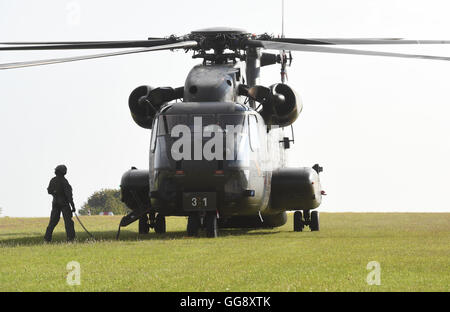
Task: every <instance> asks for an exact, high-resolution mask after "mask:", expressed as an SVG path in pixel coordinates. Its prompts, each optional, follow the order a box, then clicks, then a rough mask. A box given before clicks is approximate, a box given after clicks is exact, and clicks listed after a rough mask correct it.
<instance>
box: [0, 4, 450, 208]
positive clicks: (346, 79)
mask: <svg viewBox="0 0 450 312" xmlns="http://www.w3.org/2000/svg"><path fill="white" fill-rule="evenodd" d="M120 3H121V4H119V1H106V0H104V1H92V0H86V1H62V0H41V1H23V0H22V1H18V0H2V1H0V29H1V31H0V41H3V42H4V41H58V40H61V41H75V40H83V41H89V40H125V39H146V38H147V37H149V36H168V35H171V34H176V35H183V34H187V33H189V32H190V31H192V30H196V29H199V28H204V27H212V26H229V27H238V28H244V29H246V30H248V31H249V32H252V33H256V34H261V33H264V32H268V33H271V34H275V35H277V34H279V33H280V31H281V0H278V1H277V0H272V1H261V0H258V1H236V0H228V1H211V0H210V1H195V0H193V1H171V0H166V1H126V2H125V1H121V2H120ZM448 12H450V3H449V2H448V1H446V0H442V1H432V0H430V1H412V0H402V1H400V0H398V1H394V0H383V1H381V0H377V1H361V0H340V1H335V0H315V1H294V0H286V17H285V19H286V22H285V23H286V24H285V32H286V36H289V37H304V38H308V37H331V38H340V37H354V38H362V37H367V38H373V37H389V38H408V39H450V31H449V30H450V19H449V18H448ZM368 48H372V49H377V50H380V51H395V52H406V53H408V52H411V53H423V54H425V53H429V54H434V55H443V56H450V47H449V46H426V47H425V46H419V47H414V46H401V47H392V46H386V47H383V46H376V47H373V46H369V47H368V46H361V49H368ZM91 52H92V53H97V52H99V53H100V52H103V51H101V50H96V51H94V50H90V51H87V50H84V51H83V50H81V51H69V52H66V51H57V52H51V51H41V52H14V53H11V52H7V53H5V52H0V62H1V63H6V62H14V61H21V60H34V59H39V58H51V57H59V56H69V55H83V54H90V53H91ZM190 56H191V54H190V53H188V54H185V53H183V52H181V51H180V52H170V51H168V52H151V53H147V54H144V53H142V54H136V55H127V56H117V57H112V58H106V59H98V60H88V61H81V62H74V63H66V64H56V65H49V66H42V67H30V68H24V69H15V70H5V71H0V140H1V141H0V142H1V145H0V207H3V215H8V216H20V217H34V216H48V215H49V214H50V209H51V196H49V195H48V194H47V192H46V188H47V185H48V182H49V180H50V178H51V177H52V176H53V169H54V167H55V166H56V165H58V164H61V163H64V164H66V165H67V166H68V174H67V178H68V180H69V182H70V183H71V184H72V186H73V189H74V198H75V203H76V205H77V206H78V208H80V207H81V205H82V204H83V203H84V202H85V201H86V200H87V198H88V196H89V195H91V194H92V193H93V192H94V191H97V190H99V189H102V188H118V187H119V184H120V178H121V176H122V174H123V172H125V171H126V170H127V169H129V168H130V167H131V166H136V167H138V168H148V149H149V148H148V145H149V140H150V132H149V131H147V130H144V129H142V128H139V127H138V126H137V125H135V124H134V122H133V121H132V119H131V116H130V113H129V111H128V105H127V100H128V96H129V93H130V92H131V91H132V90H133V89H134V88H135V87H137V86H139V85H143V84H147V85H151V86H154V87H157V86H172V87H179V86H182V85H183V84H184V79H185V78H186V75H187V73H188V71H189V70H190V68H191V67H192V66H194V65H195V64H197V63H199V61H198V60H193V59H191V58H190ZM293 56H294V61H293V64H292V67H291V68H289V74H288V75H289V81H288V83H289V84H290V85H291V86H292V87H294V88H295V89H296V90H297V91H298V93H299V94H300V95H301V97H302V99H303V103H304V109H303V113H302V114H301V116H300V118H299V119H298V120H297V122H296V123H295V126H294V128H295V145H294V148H293V150H292V153H291V155H290V164H291V165H292V166H312V165H313V164H315V163H317V162H318V163H320V164H321V165H322V166H323V167H324V169H325V170H324V172H323V173H322V174H321V180H322V184H323V188H324V189H325V190H326V191H327V193H328V194H329V195H328V196H327V197H325V198H324V202H323V204H322V206H321V207H320V208H319V209H320V211H355V212H357V211H361V212H364V211H410V212H419V211H445V212H449V211H450V205H449V202H448V196H447V194H448V192H449V191H448V187H449V182H448V180H449V176H450V140H449V138H448V135H449V133H450V123H449V119H450V118H449V113H450V92H449V89H450V62H445V61H426V60H410V59H405V60H403V59H397V58H392V59H390V58H382V57H370V56H345V55H330V54H310V53H303V52H295V53H294V55H293ZM262 75H263V78H262V81H261V82H262V83H263V84H265V85H270V84H272V83H276V82H278V81H279V79H280V77H279V68H278V67H277V66H273V67H272V68H265V69H263V71H262Z"/></svg>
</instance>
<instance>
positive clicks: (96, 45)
mask: <svg viewBox="0 0 450 312" xmlns="http://www.w3.org/2000/svg"><path fill="white" fill-rule="evenodd" d="M175 42H177V41H176V40H175V39H151V40H135V41H92V42H89V41H86V42H75V41H73V42H70V41H69V42H47V43H44V42H22V43H20V42H17V44H21V45H20V46H13V45H14V42H5V43H0V44H3V45H6V46H4V47H0V51H23V50H78V49H119V48H148V47H154V46H159V45H162V44H170V43H175Z"/></svg>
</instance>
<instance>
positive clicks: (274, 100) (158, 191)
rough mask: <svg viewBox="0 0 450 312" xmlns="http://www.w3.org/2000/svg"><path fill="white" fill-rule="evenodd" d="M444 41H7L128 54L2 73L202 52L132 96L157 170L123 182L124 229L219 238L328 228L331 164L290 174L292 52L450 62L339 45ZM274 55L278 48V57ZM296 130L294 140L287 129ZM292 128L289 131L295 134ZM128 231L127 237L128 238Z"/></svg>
mask: <svg viewBox="0 0 450 312" xmlns="http://www.w3.org/2000/svg"><path fill="white" fill-rule="evenodd" d="M448 43H450V41H442V40H423V41H418V40H404V39H398V38H370V39H358V38H348V39H345V38H339V39H333V38H323V39H319V38H310V39H304V38H285V37H284V35H283V36H281V37H275V36H272V35H269V34H267V33H266V34H262V35H254V34H251V33H249V32H247V31H245V30H242V29H235V28H226V27H217V28H206V29H201V30H197V31H193V32H191V33H189V34H187V35H184V36H175V35H171V36H169V37H166V38H155V37H151V38H148V39H147V40H138V41H131V40H130V41H85V42H3V43H0V51H11V50H67V49H118V48H120V49H122V48H127V49H129V48H139V49H131V50H125V51H120V52H112V53H102V54H94V55H87V56H78V57H66V58H58V59H46V60H37V61H30V62H17V63H7V64H0V69H14V68H21V67H29V66H38V65H48V64H55V63H63V62H72V61H79V60H86V59H94V58H103V57H109V56H117V55H124V54H133V53H144V52H151V51H160V50H176V49H184V50H185V51H186V52H188V51H192V52H193V56H192V57H193V58H194V59H200V60H201V63H200V64H199V65H197V66H195V67H193V68H192V69H191V71H190V72H189V74H188V75H187V78H186V81H185V84H184V86H180V87H176V88H173V87H157V88H152V87H150V86H145V85H144V86H140V87H137V88H136V89H134V90H133V91H132V92H131V94H130V96H129V103H128V105H129V109H130V112H131V116H132V119H133V120H134V121H135V122H136V124H137V125H139V126H140V127H142V128H144V129H151V138H150V156H149V169H148V170H138V169H136V168H134V167H132V169H131V170H129V171H127V172H125V173H124V175H123V176H122V179H121V193H122V201H123V202H124V203H125V204H126V205H127V206H128V207H129V208H130V209H131V213H129V214H128V215H126V216H125V217H123V218H122V220H121V222H120V225H119V233H120V227H121V226H127V225H129V224H131V223H132V222H134V221H137V220H139V233H141V234H146V233H149V231H150V229H151V228H153V229H154V230H155V232H156V233H165V232H166V221H165V218H166V217H167V216H186V217H187V218H188V221H187V234H188V235H189V236H196V235H197V234H198V233H199V230H200V229H201V228H204V229H205V230H206V235H207V236H208V237H217V236H218V229H219V228H273V227H279V226H282V225H284V224H285V223H286V222H287V214H286V212H287V211H294V217H293V220H294V221H293V230H294V231H302V230H303V229H304V228H305V226H308V227H309V228H310V230H311V231H318V230H319V213H318V211H317V210H315V209H316V208H317V207H319V206H320V204H321V202H322V197H323V196H324V195H326V194H325V192H324V191H323V190H322V187H321V184H320V178H319V174H320V172H322V170H323V168H322V167H321V166H319V165H318V164H315V165H314V166H312V167H302V168H289V167H287V165H286V153H287V150H288V149H289V148H290V145H291V143H293V142H294V136H293V134H294V133H293V128H292V124H293V123H294V122H295V121H296V120H297V118H298V116H299V114H300V113H301V111H302V102H301V100H300V97H299V96H298V95H297V93H296V92H295V91H294V89H293V88H291V87H290V86H288V85H287V84H285V77H286V68H287V66H290V65H291V62H292V53H291V51H302V52H319V53H338V54H351V55H368V56H387V57H400V58H420V59H429V60H445V61H449V60H450V57H440V56H429V55H416V54H414V55H413V54H402V53H391V52H378V51H370V50H358V49H349V48H337V47H334V46H335V45H391V44H448ZM264 50H278V51H280V52H279V53H278V54H274V53H267V52H264ZM275 64H280V65H281V83H275V84H273V85H271V86H270V87H265V86H262V85H260V84H259V78H260V68H261V67H263V66H269V65H275ZM289 127H290V128H291V131H292V134H291V136H289V135H286V134H285V132H286V131H287V130H289ZM285 130H286V131H285ZM119 233H118V234H119Z"/></svg>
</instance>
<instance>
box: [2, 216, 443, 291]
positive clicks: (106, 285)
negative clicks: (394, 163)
mask: <svg viewBox="0 0 450 312" xmlns="http://www.w3.org/2000/svg"><path fill="white" fill-rule="evenodd" d="M291 218H292V216H290V220H289V221H288V223H287V224H286V225H285V226H283V227H280V228H275V229H272V230H221V232H220V237H219V238H217V239H208V238H205V237H204V234H203V236H200V237H198V238H188V237H186V236H185V228H186V219H185V218H177V217H173V218H168V219H167V230H168V233H167V234H165V235H157V234H155V233H154V232H151V233H150V234H149V235H140V236H139V235H138V234H137V224H133V225H131V226H129V227H128V228H125V229H123V230H122V233H121V240H120V241H116V240H115V235H116V231H117V226H118V223H119V220H120V217H118V216H115V217H107V216H90V217H82V221H83V223H84V224H85V225H86V227H87V228H88V229H89V230H90V231H91V232H92V233H93V234H94V236H95V237H96V241H92V240H90V239H88V236H87V235H86V234H85V233H84V232H83V230H82V229H81V227H80V226H79V224H78V223H77V222H76V231H77V235H78V236H77V242H76V243H73V244H68V243H65V233H64V226H63V220H62V219H61V221H60V224H59V225H58V227H57V228H56V229H55V234H54V242H53V243H51V244H44V243H43V233H44V231H45V228H46V226H47V222H48V218H0V291H255V292H257V291H276V292H278V291H282V292H284V291H449V290H450V214H449V213H447V214H445V213H443V214H438V213H433V214H431V213H430V214H413V213H411V214H406V213H403V214H401V213H392V214H381V213H359V214H356V213H322V214H321V231H320V232H309V230H306V231H305V232H302V233H295V232H293V231H292V220H291ZM70 261H77V262H79V263H80V266H81V285H76V286H69V285H68V284H67V283H66V276H67V274H68V272H69V271H68V270H67V269H66V265H67V263H68V262H70ZM370 261H377V262H378V263H379V264H380V278H381V285H368V283H367V281H366V277H367V275H368V274H369V272H370V271H371V270H368V269H367V268H366V266H367V264H368V263H369V262H370Z"/></svg>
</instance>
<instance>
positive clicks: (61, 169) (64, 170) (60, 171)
mask: <svg viewBox="0 0 450 312" xmlns="http://www.w3.org/2000/svg"><path fill="white" fill-rule="evenodd" d="M55 173H56V174H61V175H65V174H66V173H67V167H66V166H64V165H59V166H56V168H55Z"/></svg>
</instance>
